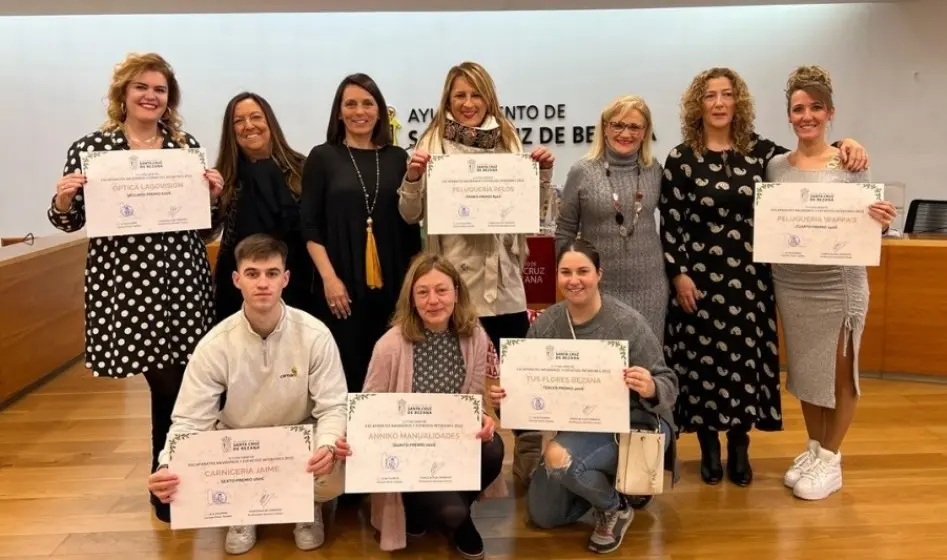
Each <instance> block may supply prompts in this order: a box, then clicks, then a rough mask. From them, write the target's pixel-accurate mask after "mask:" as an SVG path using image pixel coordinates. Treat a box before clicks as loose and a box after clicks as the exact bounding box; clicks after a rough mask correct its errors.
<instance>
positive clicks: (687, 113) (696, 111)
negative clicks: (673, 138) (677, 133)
mask: <svg viewBox="0 0 947 560" xmlns="http://www.w3.org/2000/svg"><path fill="white" fill-rule="evenodd" d="M715 78H727V79H728V80H730V84H731V86H732V87H733V99H734V103H735V104H734V112H733V121H732V122H731V123H730V136H731V138H732V141H733V149H734V150H736V151H737V152H739V153H741V154H747V153H749V151H750V142H751V141H752V140H753V133H754V129H753V121H754V120H755V119H756V110H755V109H754V107H753V97H752V96H750V89H749V88H748V87H747V85H746V82H744V81H743V78H741V77H740V75H739V74H737V73H736V72H735V71H733V70H731V69H730V68H711V69H709V70H704V71H703V72H701V73H700V74H697V75H696V76H694V79H693V80H691V84H690V86H689V87H688V88H687V90H686V91H685V92H684V95H682V96H681V137H682V138H683V139H684V144H685V145H686V146H687V147H689V148H690V149H691V150H693V152H694V153H695V154H698V155H699V154H702V153H704V152H705V151H707V141H706V138H705V137H704V94H705V93H707V82H708V81H710V80H713V79H715Z"/></svg>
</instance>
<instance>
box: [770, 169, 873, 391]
mask: <svg viewBox="0 0 947 560" xmlns="http://www.w3.org/2000/svg"><path fill="white" fill-rule="evenodd" d="M787 156H788V154H783V155H778V156H775V157H774V158H773V159H772V160H770V162H769V165H768V166H767V168H766V180H767V181H772V182H780V183H867V182H869V181H870V179H869V177H868V171H867V170H866V171H862V172H858V173H852V172H850V171H846V170H845V169H842V168H840V167H839V165H838V162H837V161H833V162H832V163H830V164H829V165H828V166H827V167H826V168H825V169H811V170H810V169H799V168H796V167H793V166H792V165H791V164H790V163H789V159H788V157H787ZM773 284H774V289H775V292H776V307H777V309H778V310H779V316H780V319H781V321H782V324H783V336H784V338H785V341H786V357H787V361H788V364H787V365H788V370H789V375H788V377H787V382H786V389H787V390H788V391H789V392H790V393H792V394H793V395H794V396H795V397H796V398H798V399H799V400H801V401H804V402H807V403H811V404H814V405H816V406H821V407H825V408H835V358H836V350H837V346H838V341H839V333H842V332H844V334H845V344H844V347H843V350H844V352H846V354H845V355H847V353H848V352H852V353H853V354H852V356H853V357H854V372H853V373H854V378H855V392H856V394H858V395H860V394H861V389H860V387H859V383H858V352H859V350H860V349H861V337H862V332H863V331H864V329H865V317H866V315H867V313H868V295H869V294H868V273H867V271H866V270H865V267H863V266H835V265H795V264H774V265H773ZM849 337H850V338H849ZM849 340H850V341H851V346H849V344H848V342H849Z"/></svg>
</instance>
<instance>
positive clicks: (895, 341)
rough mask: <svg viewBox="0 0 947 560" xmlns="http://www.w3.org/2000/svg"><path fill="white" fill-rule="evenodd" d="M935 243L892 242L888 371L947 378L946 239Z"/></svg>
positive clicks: (887, 326) (889, 264)
mask: <svg viewBox="0 0 947 560" xmlns="http://www.w3.org/2000/svg"><path fill="white" fill-rule="evenodd" d="M933 244H934V242H933V241H932V242H931V243H930V244H928V245H920V244H905V245H899V246H891V247H888V298H887V305H886V313H887V315H886V318H887V320H886V321H885V339H886V343H885V354H884V370H885V371H886V372H891V373H911V374H918V375H933V376H938V377H944V378H947V240H944V241H943V242H942V244H941V245H940V246H937V245H933ZM932 245H933V246H932Z"/></svg>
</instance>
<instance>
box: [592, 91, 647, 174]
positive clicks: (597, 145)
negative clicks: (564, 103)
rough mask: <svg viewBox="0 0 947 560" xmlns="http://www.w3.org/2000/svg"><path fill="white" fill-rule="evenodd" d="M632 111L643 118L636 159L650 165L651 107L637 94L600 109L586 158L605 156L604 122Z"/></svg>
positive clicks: (616, 100) (625, 96)
mask: <svg viewBox="0 0 947 560" xmlns="http://www.w3.org/2000/svg"><path fill="white" fill-rule="evenodd" d="M632 111H638V112H640V113H641V116H643V117H644V120H645V131H644V138H643V139H642V140H641V147H639V148H638V161H640V162H641V164H642V165H643V166H645V167H651V164H652V163H654V156H653V155H652V153H651V138H652V136H653V134H654V125H653V124H652V123H651V109H650V108H649V107H648V104H647V103H645V100H644V99H642V98H641V97H639V96H637V95H624V96H622V97H619V98H617V99H615V100H614V101H612V102H611V103H609V104H608V105H606V106H605V108H604V109H602V114H601V115H600V116H599V119H598V122H597V123H595V135H594V136H593V137H592V147H591V148H589V151H588V153H587V154H586V155H585V157H586V159H591V160H600V159H604V158H605V123H607V122H609V121H611V120H621V119H622V118H623V117H625V116H627V115H628V113H630V112H632Z"/></svg>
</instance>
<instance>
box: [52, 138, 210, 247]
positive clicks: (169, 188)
mask: <svg viewBox="0 0 947 560" xmlns="http://www.w3.org/2000/svg"><path fill="white" fill-rule="evenodd" d="M80 158H81V160H82V164H81V165H82V169H83V172H84V173H83V174H76V175H71V176H67V177H66V178H63V179H62V180H60V183H59V185H57V189H58V190H57V199H56V208H57V210H59V211H63V210H64V208H68V207H69V206H67V204H68V205H70V206H71V204H72V202H73V200H74V198H75V196H76V194H77V192H78V189H79V188H80V187H81V188H83V189H84V194H83V196H84V202H85V210H86V224H87V226H86V227H87V230H88V235H89V237H102V236H109V235H131V234H143V233H161V232H170V231H180V230H189V229H207V228H209V227H210V226H211V221H210V206H211V204H212V203H213V202H214V201H215V200H216V199H217V197H218V196H219V195H220V193H221V191H222V190H223V177H222V176H221V175H220V173H219V172H218V171H217V170H215V169H207V168H206V160H207V156H206V154H205V152H204V150H203V149H202V148H188V149H180V150H170V149H157V150H118V151H112V152H108V151H100V152H83V153H82V154H81V155H80ZM80 181H81V185H78V184H77V183H78V182H80ZM208 187H209V197H208ZM205 197H206V198H205Z"/></svg>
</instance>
